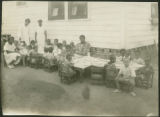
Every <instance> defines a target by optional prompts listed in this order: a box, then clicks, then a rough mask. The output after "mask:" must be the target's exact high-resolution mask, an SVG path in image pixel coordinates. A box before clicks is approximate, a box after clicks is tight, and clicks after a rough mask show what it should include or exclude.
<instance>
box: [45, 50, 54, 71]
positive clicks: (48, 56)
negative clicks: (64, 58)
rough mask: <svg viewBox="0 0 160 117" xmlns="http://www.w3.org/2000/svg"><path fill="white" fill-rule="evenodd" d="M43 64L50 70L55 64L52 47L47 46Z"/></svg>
mask: <svg viewBox="0 0 160 117" xmlns="http://www.w3.org/2000/svg"><path fill="white" fill-rule="evenodd" d="M43 64H44V66H45V68H47V69H48V70H50V71H52V67H53V66H54V65H55V64H56V58H55V57H54V55H53V48H52V47H49V48H48V50H47V51H46V52H45V53H44V56H43Z"/></svg>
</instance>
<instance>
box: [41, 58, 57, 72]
mask: <svg viewBox="0 0 160 117" xmlns="http://www.w3.org/2000/svg"><path fill="white" fill-rule="evenodd" d="M42 64H43V67H44V70H45V71H48V72H54V71H56V69H57V64H56V63H53V64H51V63H50V62H49V60H47V59H45V58H43V63H42Z"/></svg>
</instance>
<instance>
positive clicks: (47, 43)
mask: <svg viewBox="0 0 160 117" xmlns="http://www.w3.org/2000/svg"><path fill="white" fill-rule="evenodd" d="M52 46H53V45H52V43H51V40H50V39H47V40H46V43H45V46H44V49H49V48H50V47H52Z"/></svg>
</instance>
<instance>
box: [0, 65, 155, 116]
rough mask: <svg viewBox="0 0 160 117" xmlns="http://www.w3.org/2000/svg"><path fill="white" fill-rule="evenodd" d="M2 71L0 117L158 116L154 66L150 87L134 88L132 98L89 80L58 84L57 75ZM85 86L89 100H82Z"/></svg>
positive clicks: (25, 69)
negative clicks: (13, 116) (35, 116)
mask: <svg viewBox="0 0 160 117" xmlns="http://www.w3.org/2000/svg"><path fill="white" fill-rule="evenodd" d="M156 66H157V65H156ZM2 70H3V71H2V73H3V77H2V107H3V114H42V115H72V116H74V115H79V116H81V115H95V116H98V115H115V116H116V115H122V116H127V115H128V116H129V115H130V116H133V115H134V116H136V115H137V116H144V115H147V114H148V113H153V114H154V115H158V73H157V67H156V69H155V76H154V81H153V87H152V88H150V89H148V90H146V89H142V88H135V92H136V93H137V96H136V97H132V96H131V95H130V94H127V93H123V92H122V93H113V90H114V89H111V88H106V87H105V86H97V85H91V84H90V82H89V80H85V81H84V82H83V83H80V82H76V83H73V84H71V85H65V84H62V83H60V78H59V77H58V74H57V72H53V73H47V72H45V71H43V70H42V69H33V68H29V67H17V68H15V69H8V68H6V67H5V68H3V69H2ZM86 84H88V85H89V88H90V99H89V100H85V99H84V98H83V97H82V90H83V89H84V87H85V86H86Z"/></svg>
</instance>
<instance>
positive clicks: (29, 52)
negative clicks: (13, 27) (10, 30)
mask: <svg viewBox="0 0 160 117" xmlns="http://www.w3.org/2000/svg"><path fill="white" fill-rule="evenodd" d="M2 40H3V42H4V45H3V46H4V47H3V48H4V51H5V52H4V53H6V51H8V50H9V51H13V52H14V53H17V54H16V55H17V56H19V57H20V58H21V60H22V63H23V66H29V65H31V64H32V63H34V64H41V65H43V66H44V67H47V68H50V67H52V66H53V65H56V66H58V64H61V63H64V62H66V60H68V61H69V59H68V58H67V55H70V56H73V55H74V53H75V44H74V42H71V43H70V44H67V42H66V41H63V42H62V43H59V40H58V39H54V43H53V44H52V43H51V40H50V39H47V40H46V42H45V47H44V52H43V53H41V54H40V53H38V52H37V49H38V45H37V43H36V41H35V40H31V41H30V44H29V45H27V44H26V43H25V41H20V40H19V41H17V40H14V37H12V36H9V37H7V38H4V37H2ZM8 45H9V46H8ZM10 46H13V47H14V48H13V47H12V48H11V47H10ZM3 48H2V49H3ZM7 55H11V54H10V53H9V52H8V54H7ZM5 56H6V54H5ZM12 56H13V54H12V55H11V58H13V57H12ZM36 56H38V57H39V58H41V61H40V63H37V60H36V58H38V57H36ZM6 59H7V60H8V58H6V57H5V61H7V60H6ZM11 61H12V60H11ZM19 62H20V61H19ZM19 62H18V63H19ZM7 63H8V64H7V66H8V67H9V68H14V66H13V64H12V65H11V64H10V62H7Z"/></svg>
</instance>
